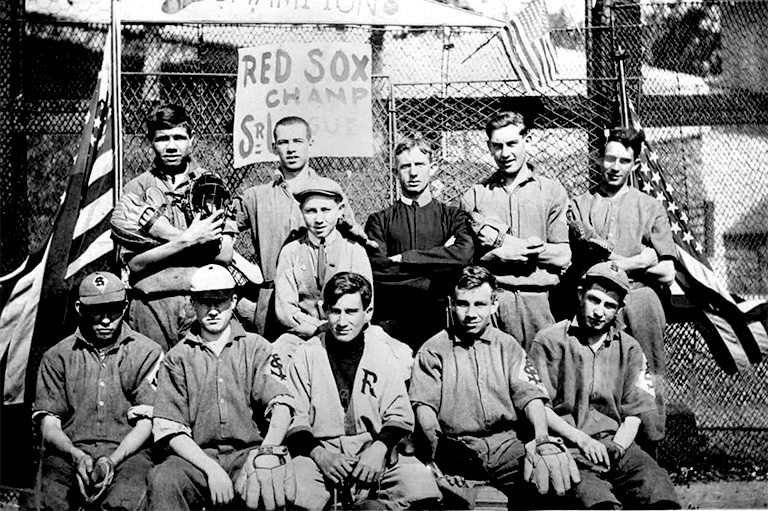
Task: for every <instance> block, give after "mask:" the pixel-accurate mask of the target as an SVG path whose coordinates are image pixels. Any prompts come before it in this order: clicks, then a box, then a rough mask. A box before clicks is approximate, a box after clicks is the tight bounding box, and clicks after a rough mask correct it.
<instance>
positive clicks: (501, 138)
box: [488, 124, 528, 176]
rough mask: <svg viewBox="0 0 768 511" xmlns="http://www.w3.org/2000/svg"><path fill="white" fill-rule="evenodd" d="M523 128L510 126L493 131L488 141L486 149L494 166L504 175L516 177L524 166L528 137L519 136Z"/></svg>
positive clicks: (514, 125) (515, 125)
mask: <svg viewBox="0 0 768 511" xmlns="http://www.w3.org/2000/svg"><path fill="white" fill-rule="evenodd" d="M523 128H524V127H523V126H520V125H517V124H510V125H509V126H504V127H503V128H499V129H497V130H494V131H493V133H491V138H490V139H488V149H490V151H491V155H493V159H494V160H495V161H496V166H497V167H498V168H499V170H500V171H501V172H502V173H503V174H505V175H510V176H515V175H517V173H518V172H519V171H520V169H521V168H522V167H523V165H524V164H525V160H526V154H527V143H528V136H523V135H521V134H520V132H521V131H522V130H523Z"/></svg>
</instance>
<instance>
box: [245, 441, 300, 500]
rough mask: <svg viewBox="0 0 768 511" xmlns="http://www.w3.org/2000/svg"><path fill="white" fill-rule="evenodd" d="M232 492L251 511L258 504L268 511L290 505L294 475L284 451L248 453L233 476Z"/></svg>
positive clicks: (279, 448)
mask: <svg viewBox="0 0 768 511" xmlns="http://www.w3.org/2000/svg"><path fill="white" fill-rule="evenodd" d="M274 458H277V460H276V461H277V463H275V459H274ZM235 491H236V492H237V493H238V494H239V495H240V496H241V497H242V499H243V500H244V501H245V505H246V506H248V507H249V508H251V509H256V508H257V507H258V506H259V500H261V502H262V503H263V506H264V508H265V509H267V510H269V511H271V510H273V509H276V508H283V507H285V505H286V502H294V501H295V500H296V475H295V473H294V468H293V460H291V455H290V454H289V453H288V448H287V447H285V446H282V445H277V446H274V445H267V446H261V447H257V448H256V449H252V450H251V452H250V453H248V458H247V459H246V460H245V464H244V465H243V468H242V470H240V474H239V475H238V476H237V481H236V482H235Z"/></svg>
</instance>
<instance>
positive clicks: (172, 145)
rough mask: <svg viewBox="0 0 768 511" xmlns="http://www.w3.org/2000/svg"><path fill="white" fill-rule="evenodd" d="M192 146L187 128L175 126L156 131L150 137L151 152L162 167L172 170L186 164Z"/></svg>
mask: <svg viewBox="0 0 768 511" xmlns="http://www.w3.org/2000/svg"><path fill="white" fill-rule="evenodd" d="M191 145H192V137H190V135H189V132H188V131H187V128H185V127H183V126H176V127H175V128H171V129H167V130H157V131H156V132H155V135H154V136H153V137H152V150H153V151H154V152H155V157H156V159H157V160H159V161H160V163H162V164H163V166H165V167H167V168H169V169H174V168H179V167H182V166H183V165H185V164H186V161H187V158H188V157H189V150H190V147H191Z"/></svg>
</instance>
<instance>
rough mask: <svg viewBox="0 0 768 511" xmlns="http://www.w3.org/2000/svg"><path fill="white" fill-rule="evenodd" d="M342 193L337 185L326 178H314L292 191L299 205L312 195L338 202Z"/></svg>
mask: <svg viewBox="0 0 768 511" xmlns="http://www.w3.org/2000/svg"><path fill="white" fill-rule="evenodd" d="M343 194H344V192H342V190H341V186H340V185H339V183H337V182H336V181H334V180H333V179H329V178H327V177H316V178H313V179H310V180H308V181H307V182H306V183H305V184H304V185H303V186H301V187H299V188H298V189H296V190H294V191H293V196H294V197H296V200H298V201H299V202H300V203H303V202H304V201H305V200H307V198H308V197H310V196H312V195H323V196H325V197H332V198H333V199H335V200H337V201H340V200H341V198H342V196H343Z"/></svg>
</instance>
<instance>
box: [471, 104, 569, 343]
mask: <svg viewBox="0 0 768 511" xmlns="http://www.w3.org/2000/svg"><path fill="white" fill-rule="evenodd" d="M485 131H486V134H487V135H488V149H489V150H490V152H491V155H492V156H493V159H494V161H495V162H496V165H497V167H498V171H497V172H496V173H495V174H493V175H492V176H491V177H490V178H489V179H488V180H486V181H485V182H483V183H480V184H476V185H474V186H472V187H471V188H470V189H469V190H468V191H467V192H466V193H465V194H464V196H463V197H462V199H461V206H462V209H464V210H465V211H467V212H468V213H469V214H470V217H471V219H472V230H473V231H474V233H475V235H476V236H477V239H478V241H479V243H480V246H481V247H482V249H483V250H484V252H485V253H484V254H483V255H482V257H481V258H480V261H481V264H482V265H483V266H485V267H486V268H488V270H490V271H491V273H493V274H494V275H495V276H496V278H497V279H498V282H499V291H498V327H499V328H500V329H501V330H503V331H504V332H506V333H508V334H510V335H512V336H514V337H515V339H517V340H518V341H519V342H520V344H521V345H522V346H523V347H526V346H527V345H528V343H530V342H531V341H532V340H533V337H534V336H535V335H536V332H538V331H539V330H541V329H542V328H544V327H545V326H548V325H551V324H553V323H554V322H555V320H554V317H553V316H552V312H551V310H550V306H549V291H550V290H551V289H552V288H553V287H554V286H555V285H557V283H558V282H559V281H560V274H561V272H562V271H563V270H564V269H565V268H567V267H568V264H569V263H570V260H571V249H570V247H569V245H568V226H567V223H566V212H567V207H568V197H567V195H566V192H565V189H564V188H563V186H562V185H561V184H560V183H558V182H557V181H555V180H552V179H549V178H546V177H544V176H542V175H540V174H539V173H537V172H535V171H534V169H533V167H532V166H531V164H530V163H529V162H528V153H527V146H528V143H529V142H530V136H529V134H528V126H527V125H526V123H525V119H524V117H523V115H522V114H521V113H519V112H502V113H500V114H498V115H496V116H494V117H493V118H491V119H490V120H489V121H488V123H487V124H486V127H485Z"/></svg>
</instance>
